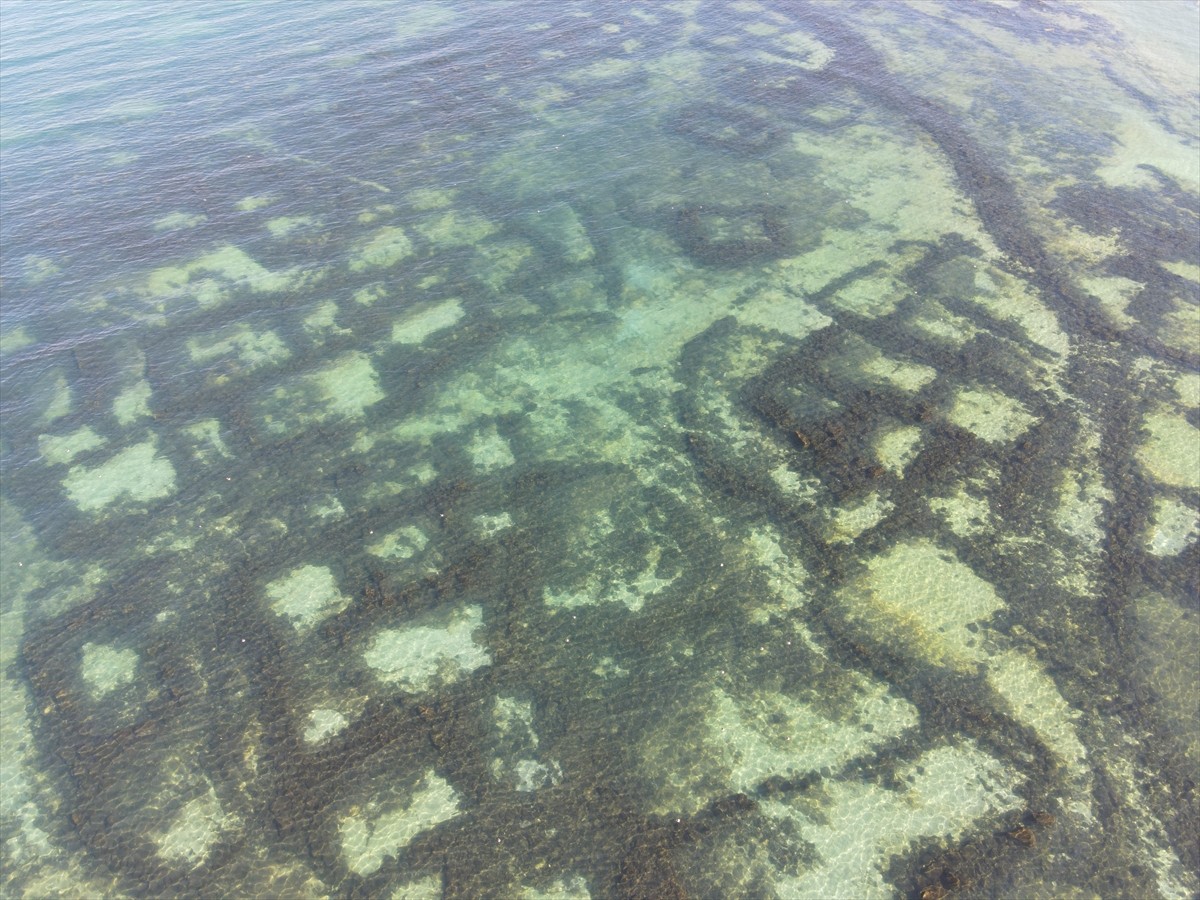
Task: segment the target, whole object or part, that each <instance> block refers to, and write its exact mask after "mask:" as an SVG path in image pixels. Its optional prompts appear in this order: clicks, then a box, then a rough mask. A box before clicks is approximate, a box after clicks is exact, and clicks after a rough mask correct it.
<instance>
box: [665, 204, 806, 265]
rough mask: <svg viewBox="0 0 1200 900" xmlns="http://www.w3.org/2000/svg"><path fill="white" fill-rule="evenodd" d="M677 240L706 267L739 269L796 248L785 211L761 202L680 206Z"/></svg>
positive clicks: (676, 222) (785, 253) (676, 221)
mask: <svg viewBox="0 0 1200 900" xmlns="http://www.w3.org/2000/svg"><path fill="white" fill-rule="evenodd" d="M675 239H676V240H677V241H678V242H679V244H680V246H682V247H683V249H684V251H685V252H686V253H687V254H688V256H690V257H692V259H694V260H696V262H698V263H701V264H702V265H707V266H736V265H741V264H742V263H746V262H750V261H751V260H755V259H761V258H764V257H768V258H774V257H780V256H786V255H787V254H788V253H790V252H791V251H792V249H793V246H792V245H793V241H792V234H791V230H790V229H789V228H788V227H787V223H786V222H785V220H784V217H783V214H782V211H781V210H780V209H778V208H777V207H772V206H768V205H767V204H758V203H756V204H753V205H750V206H722V205H714V204H694V205H688V206H684V207H681V208H680V209H679V210H678V211H677V212H676V214H675Z"/></svg>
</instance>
